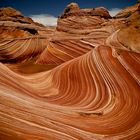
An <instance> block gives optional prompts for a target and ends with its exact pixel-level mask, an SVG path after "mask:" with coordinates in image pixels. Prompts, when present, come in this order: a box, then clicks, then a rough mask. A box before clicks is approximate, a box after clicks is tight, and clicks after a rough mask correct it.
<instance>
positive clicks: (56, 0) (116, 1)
mask: <svg viewBox="0 0 140 140" xmlns="http://www.w3.org/2000/svg"><path fill="white" fill-rule="evenodd" d="M136 1H137V0H0V7H3V6H11V7H14V8H16V9H18V10H20V11H21V12H22V13H23V14H24V15H26V16H29V15H34V14H43V13H46V14H50V15H54V16H58V15H60V14H61V13H62V11H63V9H64V8H65V6H66V5H67V4H69V3H71V2H77V3H78V4H79V6H80V7H81V8H88V7H89V8H93V7H98V6H104V7H106V8H108V9H112V8H119V9H120V8H124V7H126V6H129V5H133V4H134V3H136Z"/></svg>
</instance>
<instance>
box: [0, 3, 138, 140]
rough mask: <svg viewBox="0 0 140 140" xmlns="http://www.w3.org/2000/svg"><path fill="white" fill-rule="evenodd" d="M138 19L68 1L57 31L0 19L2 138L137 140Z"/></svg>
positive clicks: (32, 24) (136, 12) (0, 115)
mask: <svg viewBox="0 0 140 140" xmlns="http://www.w3.org/2000/svg"><path fill="white" fill-rule="evenodd" d="M132 7H133V6H132ZM134 7H135V6H134ZM8 14H9V12H8ZM15 14H16V16H18V15H21V13H20V12H16V11H15ZM139 16H140V15H139V8H138V7H137V9H136V10H135V11H133V13H132V14H131V15H130V16H128V17H126V16H122V17H121V18H120V17H116V18H111V17H110V16H109V14H108V12H107V11H106V9H105V8H94V9H80V7H79V6H78V4H75V3H72V4H69V5H68V6H67V7H66V9H65V10H64V12H63V14H62V16H60V17H59V19H58V25H57V27H56V29H50V28H47V27H43V26H39V25H37V24H36V23H30V24H28V23H24V24H23V23H19V22H18V21H16V22H15V21H13V20H10V21H9V20H8V21H3V20H2V21H0V23H3V22H4V24H2V25H1V26H0V32H1V37H0V62H1V63H0V139H2V140H16V139H17V140H31V139H32V140H124V139H125V140H139V139H140V117H139V116H140V94H139V93H140V27H139V25H140V24H139V23H140V20H139V19H140V18H139ZM13 22H15V24H11V23H13ZM12 25H13V27H14V28H12V29H11V28H10V27H11V26H12ZM23 27H24V28H25V27H26V28H27V29H35V30H36V31H37V32H36V33H34V34H33V33H32V32H29V31H27V30H23ZM21 28H22V29H21Z"/></svg>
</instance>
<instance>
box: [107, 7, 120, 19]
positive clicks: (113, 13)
mask: <svg viewBox="0 0 140 140" xmlns="http://www.w3.org/2000/svg"><path fill="white" fill-rule="evenodd" d="M120 10H121V9H119V8H112V9H110V10H109V14H110V15H111V16H112V17H113V16H115V15H116V14H118V12H119V11H120Z"/></svg>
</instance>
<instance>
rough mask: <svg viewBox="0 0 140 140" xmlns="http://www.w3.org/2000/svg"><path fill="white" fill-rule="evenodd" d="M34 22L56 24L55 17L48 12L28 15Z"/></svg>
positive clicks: (47, 24)
mask: <svg viewBox="0 0 140 140" xmlns="http://www.w3.org/2000/svg"><path fill="white" fill-rule="evenodd" d="M30 17H31V18H32V19H33V20H34V21H35V22H38V23H41V24H43V25H45V26H56V25H57V18H56V17H54V16H52V15H48V14H39V15H31V16H30Z"/></svg>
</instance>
